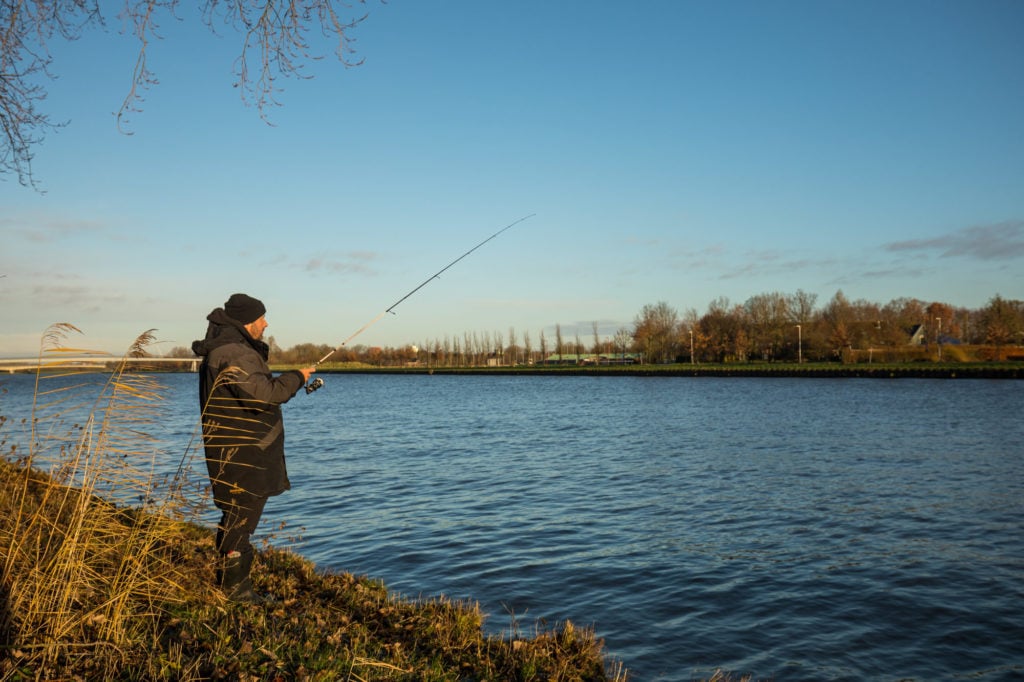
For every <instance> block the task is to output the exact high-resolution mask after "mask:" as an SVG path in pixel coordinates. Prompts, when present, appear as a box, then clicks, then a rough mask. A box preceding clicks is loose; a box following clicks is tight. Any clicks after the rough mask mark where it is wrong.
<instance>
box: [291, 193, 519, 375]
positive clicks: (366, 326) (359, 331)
mask: <svg viewBox="0 0 1024 682" xmlns="http://www.w3.org/2000/svg"><path fill="white" fill-rule="evenodd" d="M535 215H537V214H536V213H531V214H530V215H527V216H523V217H522V218H520V219H519V220H517V221H515V222H513V223H509V224H508V225H506V226H505V227H503V228H501V229H500V230H498V231H497V232H495V233H494V234H492V235H491V236H490V237H488V238H487V239H485V240H483V241H482V242H480V243H479V244H477V245H476V246H474V247H473V248H471V249H470V250H469V251H467V252H466V253H464V254H462V255H461V256H459V257H458V258H456V259H455V260H453V261H452V262H451V263H449V264H448V265H446V266H444V267H443V268H441V269H440V270H438V271H437V272H435V273H434V274H433V275H431V276H430V277H427V278H426V279H425V280H423V282H422V283H421V284H420V285H419V286H417V287H416V288H415V289H413V290H412V291H410V292H409V293H407V294H406V295H405V296H403V297H402V298H400V299H398V300H397V301H395V302H394V303H392V304H391V305H390V306H388V307H387V308H386V309H385V310H383V311H381V313H380V314H379V315H377V317H375V318H373V319H372V320H370V321H369V322H367V323H366V324H364V325H363V326H362V327H360V328H359V329H357V330H356V331H355V333H354V334H352V335H351V336H349V337H348V338H347V339H345V340H344V341H342V342H341V344H340V345H338V346H337V347H335V348H334V349H332V350H331V352H330V353H328V354H327V355H325V356H323V357H322V358H320V359H319V360H317V361H316V364H314V365H313V366H314V367H318V366H320V365H321V364H323V362H324V361H325V360H327V358H329V357H331V356H332V355H334V354H335V353H337V352H338V351H339V350H341V349H342V348H344V347H345V345H346V344H347V343H348V342H349V341H351V340H352V339H354V338H356V337H357V336H359V335H360V334H362V333H363V332H365V331H366V330H367V329H369V328H370V327H372V326H373V325H375V324H377V322H379V321H380V319H381V318H382V317H384V316H385V315H387V314H388V313H391V314H392V315H394V314H395V313H394V312H392V311H393V310H394V309H395V308H397V307H398V305H399V304H400V303H402V302H403V301H405V299H407V298H409V297H410V296H412V295H413V294H415V293H416V292H417V291H419V290H420V289H422V288H423V287H425V286H427V285H428V284H430V283H431V282H433V281H434V280H435V279H440V278H441V275H442V274H443V273H444V272H445V271H446V270H447V269H448V268H450V267H452V266H453V265H455V264H456V263H458V262H459V261H460V260H462V259H463V258H465V257H466V256H468V255H469V254H471V253H473V252H474V251H476V250H477V249H479V248H480V247H481V246H483V245H484V244H486V243H487V242H489V241H491V240H492V239H494V238H495V237H497V236H498V235H499V234H501V233H502V232H504V231H506V230H510V229H512V228H513V227H515V226H516V225H518V224H519V223H521V222H523V221H524V220H526V219H528V218H532V217H533V216H535ZM323 385H324V380H323V379H321V378H320V377H317V378H316V379H314V380H313V381H312V382H310V384H309V385H308V386H306V393H312V392H313V391H315V390H317V389H318V388H320V387H321V386H323Z"/></svg>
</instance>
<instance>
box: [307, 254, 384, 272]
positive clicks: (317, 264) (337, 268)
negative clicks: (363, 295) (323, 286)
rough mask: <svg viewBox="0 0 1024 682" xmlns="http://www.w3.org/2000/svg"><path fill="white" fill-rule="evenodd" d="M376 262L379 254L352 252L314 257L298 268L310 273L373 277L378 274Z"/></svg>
mask: <svg viewBox="0 0 1024 682" xmlns="http://www.w3.org/2000/svg"><path fill="white" fill-rule="evenodd" d="M376 260H377V254H375V253H372V252H370V251H350V252H348V253H345V254H341V255H339V256H314V257H313V258H310V259H309V260H307V261H305V262H303V263H301V264H300V265H299V266H298V267H300V268H301V269H302V270H304V271H306V272H309V273H314V272H325V273H328V274H333V275H352V274H357V275H373V274H376V270H375V269H374V268H373V262H374V261H376Z"/></svg>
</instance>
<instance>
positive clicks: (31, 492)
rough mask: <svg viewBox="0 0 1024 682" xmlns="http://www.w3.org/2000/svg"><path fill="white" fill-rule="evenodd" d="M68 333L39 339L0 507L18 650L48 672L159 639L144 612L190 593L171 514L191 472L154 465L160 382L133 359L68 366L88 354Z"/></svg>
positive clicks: (13, 642) (179, 508) (181, 506)
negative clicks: (6, 520)
mask: <svg viewBox="0 0 1024 682" xmlns="http://www.w3.org/2000/svg"><path fill="white" fill-rule="evenodd" d="M72 332H78V330H77V329H76V328H75V327H74V326H72V325H70V324H59V325H54V326H52V327H50V328H49V329H48V330H47V333H46V334H45V335H44V337H43V341H42V343H41V346H40V355H39V368H38V371H37V372H36V390H35V391H34V398H33V406H32V415H31V419H30V420H29V424H30V427H29V450H28V452H27V453H25V454H24V455H23V456H22V457H21V460H20V462H19V464H20V465H21V466H20V468H19V471H18V475H19V476H20V482H19V484H18V485H16V486H14V487H13V495H12V496H11V498H12V499H8V500H7V501H6V502H5V503H4V509H3V511H4V512H5V513H10V514H12V515H13V522H12V523H10V524H5V527H7V528H13V529H16V531H15V532H14V533H13V534H12V536H11V537H5V538H2V542H0V548H2V551H3V552H4V555H3V556H2V557H0V562H2V566H3V576H4V591H5V592H6V595H7V596H6V600H7V606H6V608H5V609H4V612H5V613H6V620H7V622H6V623H5V624H4V630H5V631H6V632H7V633H8V637H7V639H9V640H10V643H9V646H10V651H12V652H14V653H16V654H17V655H18V656H21V657H25V658H28V659H32V660H34V661H35V662H36V663H38V665H39V666H40V667H41V668H42V669H46V668H48V667H50V666H53V665H55V664H57V663H58V662H62V661H63V662H67V660H68V659H70V658H74V657H76V656H83V655H88V656H97V655H101V656H110V655H116V653H117V651H118V648H119V647H121V646H123V645H125V644H127V643H128V642H138V641H139V639H140V638H146V637H154V636H156V633H154V632H150V631H147V628H152V627H153V625H152V624H153V622H154V619H152V618H146V617H142V618H140V617H137V616H145V615H147V614H150V615H151V614H152V613H153V612H155V611H157V610H159V609H163V608H166V606H167V605H168V604H173V603H175V602H178V601H180V600H181V595H182V592H183V591H182V589H181V582H182V581H181V577H182V576H181V574H180V571H181V569H180V568H179V566H180V565H181V562H176V561H174V548H175V545H176V544H177V542H178V541H179V540H180V538H181V533H182V532H183V531H182V526H181V524H178V523H174V522H173V521H172V517H173V518H179V519H180V518H182V517H184V516H186V515H187V514H188V513H189V505H188V503H187V501H186V499H185V497H184V495H183V494H182V492H183V486H184V484H185V480H184V477H182V476H180V475H179V476H174V477H169V476H167V475H161V473H160V469H159V468H158V464H159V463H158V462H157V461H156V458H157V453H158V452H159V451H160V450H159V448H158V447H155V446H154V438H153V436H152V435H151V433H150V429H151V427H152V426H153V425H154V421H155V419H156V416H157V415H158V408H159V406H160V404H161V402H162V399H163V398H162V396H161V394H160V385H159V383H158V382H157V381H156V380H155V379H153V377H152V376H150V375H147V374H142V373H133V372H129V371H126V369H127V363H125V362H119V363H118V364H117V366H116V368H115V369H114V371H113V372H110V373H95V372H87V371H83V370H81V369H78V368H75V367H73V366H69V365H67V364H66V363H64V362H63V361H62V360H61V357H62V356H64V357H66V356H67V354H68V353H70V352H73V353H74V354H76V355H81V354H82V353H87V352H89V351H86V350H83V349H80V348H67V347H65V346H64V343H63V342H64V340H65V339H66V338H67V336H68V335H69V334H70V333H72ZM153 341H154V339H153V336H152V334H151V332H146V333H144V334H142V335H141V336H139V337H138V339H136V340H135V342H134V343H133V344H132V346H131V347H130V349H129V351H128V354H127V356H126V357H144V356H145V355H146V347H147V346H149V345H150V344H152V343H153ZM75 418H78V419H79V421H72V420H73V419H75ZM41 473H45V474H46V475H47V476H44V475H41ZM179 473H180V471H179ZM139 503H141V506H143V507H145V509H146V511H147V512H149V513H141V512H140V510H139V509H136V508H134V507H135V506H136V505H139ZM129 505H131V506H129Z"/></svg>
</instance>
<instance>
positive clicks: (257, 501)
mask: <svg viewBox="0 0 1024 682" xmlns="http://www.w3.org/2000/svg"><path fill="white" fill-rule="evenodd" d="M215 504H216V505H217V508H218V509H220V510H221V512H222V514H221V517H220V523H219V524H217V551H218V552H220V553H221V554H231V553H232V552H238V553H239V554H242V555H245V556H249V555H251V554H252V553H253V551H254V550H253V546H252V543H251V542H249V537H250V536H251V535H252V534H253V533H254V532H256V526H257V525H259V522H260V516H262V515H263V507H264V506H265V505H266V504H267V498H266V497H262V496H259V495H250V494H249V493H240V494H238V495H234V496H232V498H231V499H230V500H215Z"/></svg>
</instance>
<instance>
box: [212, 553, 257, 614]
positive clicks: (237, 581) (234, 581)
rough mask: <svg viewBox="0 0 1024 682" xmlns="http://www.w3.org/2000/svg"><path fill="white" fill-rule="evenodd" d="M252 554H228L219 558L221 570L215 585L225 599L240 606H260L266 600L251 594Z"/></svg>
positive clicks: (253, 593)
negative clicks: (217, 585) (218, 587)
mask: <svg viewBox="0 0 1024 682" xmlns="http://www.w3.org/2000/svg"><path fill="white" fill-rule="evenodd" d="M253 556H254V553H253V552H247V553H245V554H243V553H241V552H229V553H228V554H224V555H222V556H221V569H220V570H219V571H218V575H217V583H218V584H219V585H220V588H221V589H222V590H224V594H225V595H227V598H228V599H229V600H231V601H233V602H238V603H241V604H262V603H264V602H265V601H266V600H265V599H264V598H263V597H261V596H260V595H258V594H256V593H255V592H253V589H252V580H250V579H249V571H250V570H251V569H252V560H253Z"/></svg>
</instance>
